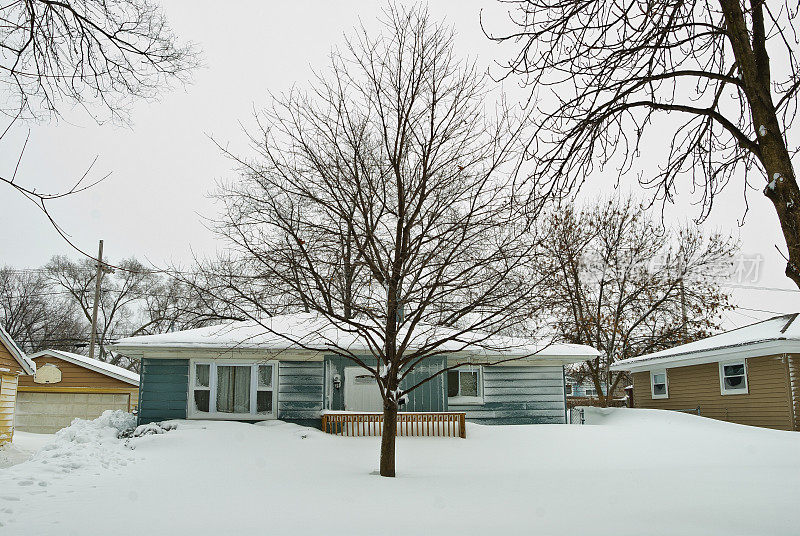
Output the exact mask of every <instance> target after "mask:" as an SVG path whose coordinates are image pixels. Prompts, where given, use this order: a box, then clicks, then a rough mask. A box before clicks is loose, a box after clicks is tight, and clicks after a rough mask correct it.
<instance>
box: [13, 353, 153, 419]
mask: <svg viewBox="0 0 800 536" xmlns="http://www.w3.org/2000/svg"><path fill="white" fill-rule="evenodd" d="M30 359H31V360H32V361H33V362H34V363H35V365H36V373H35V374H34V375H33V376H22V377H21V378H20V381H19V387H18V392H17V412H16V414H17V415H16V428H17V430H21V431H23V432H37V433H53V432H56V431H58V430H60V429H61V428H64V427H66V426H69V425H70V423H71V422H72V420H73V419H76V418H80V419H94V418H96V417H99V416H100V414H101V413H103V411H105V410H107V409H120V410H123V411H133V410H134V409H136V408H137V406H138V397H139V375H138V374H136V373H135V372H131V371H130V370H127V369H124V368H122V367H117V366H115V365H111V364H109V363H106V362H104V361H99V360H97V359H92V358H89V357H86V356H84V355H80V354H74V353H71V352H63V351H61V350H43V351H41V352H38V353H35V354H32V355H31V356H30Z"/></svg>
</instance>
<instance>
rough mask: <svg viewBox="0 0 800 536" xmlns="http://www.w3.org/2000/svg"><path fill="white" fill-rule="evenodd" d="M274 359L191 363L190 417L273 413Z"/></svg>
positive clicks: (253, 416)
mask: <svg viewBox="0 0 800 536" xmlns="http://www.w3.org/2000/svg"><path fill="white" fill-rule="evenodd" d="M276 373H277V363H276V362H269V363H229V362H225V363H215V362H212V363H193V365H192V374H191V376H192V377H191V379H190V385H191V386H192V393H191V396H190V401H191V405H190V408H189V409H190V411H189V416H190V417H196V418H206V419H238V418H241V419H254V420H255V419H269V418H273V417H275V416H276V415H275V408H276V407H277V404H276V401H275V396H276V394H277V393H276V390H275V389H274V385H275V374H276Z"/></svg>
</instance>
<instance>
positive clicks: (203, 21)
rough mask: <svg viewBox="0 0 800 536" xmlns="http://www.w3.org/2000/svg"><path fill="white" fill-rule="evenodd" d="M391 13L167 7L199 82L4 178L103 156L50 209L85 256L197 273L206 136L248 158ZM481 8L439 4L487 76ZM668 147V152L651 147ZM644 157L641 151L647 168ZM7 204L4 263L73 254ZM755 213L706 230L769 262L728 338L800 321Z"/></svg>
mask: <svg viewBox="0 0 800 536" xmlns="http://www.w3.org/2000/svg"><path fill="white" fill-rule="evenodd" d="M222 6H224V8H223V7H222ZM381 6H382V3H380V2H372V1H366V0H365V1H361V2H354V1H350V2H342V1H337V2H330V1H324V2H323V1H320V2H263V1H259V2H242V1H237V2H236V3H234V4H221V3H219V2H201V1H197V0H193V1H169V2H166V3H165V11H166V14H167V17H168V18H169V20H170V22H171V24H172V26H173V28H174V30H175V32H176V33H177V34H178V35H179V36H180V37H181V38H182V39H184V40H190V41H194V42H195V43H197V44H198V45H199V46H200V48H201V49H202V53H203V61H204V63H205V67H204V68H202V69H200V70H199V71H197V72H196V73H195V76H194V82H193V83H192V84H191V85H188V86H186V87H185V88H176V89H175V90H173V91H171V92H167V93H164V94H163V96H162V98H161V99H160V100H159V101H158V102H140V103H138V104H137V105H136V106H135V108H134V109H133V110H132V125H130V126H119V125H110V124H107V125H103V126H98V125H97V124H96V123H95V122H94V121H93V120H92V119H91V118H89V117H87V116H86V115H85V114H82V113H77V112H76V113H69V114H67V117H66V119H65V120H62V121H60V122H58V123H48V124H36V125H25V126H23V127H19V128H16V130H14V131H13V132H11V133H10V135H9V136H8V137H7V138H6V139H4V140H3V143H2V144H0V171H2V173H5V174H8V173H9V172H10V171H11V172H13V169H14V166H15V164H16V160H17V157H18V155H19V151H20V149H21V147H22V144H23V142H24V139H25V136H26V134H27V132H28V128H30V141H29V143H28V148H27V149H26V152H25V156H24V159H23V161H22V163H21V166H20V169H19V172H18V177H19V178H20V179H19V180H20V181H21V182H24V183H25V184H30V185H36V186H37V188H39V189H41V190H50V191H54V190H61V189H63V188H64V187H65V186H66V185H68V184H69V182H70V181H72V180H74V179H75V178H76V177H78V176H80V175H81V174H83V172H84V171H85V170H86V168H87V167H88V165H89V164H90V163H91V162H92V160H93V159H94V158H95V157H97V163H96V164H95V168H94V170H93V174H94V176H98V177H99V176H101V175H103V174H105V173H108V172H111V177H110V178H109V179H108V180H106V181H105V182H103V183H101V184H100V185H98V186H96V187H94V188H92V189H91V190H89V191H86V192H84V193H82V194H80V195H78V196H73V197H70V198H68V199H65V200H63V201H61V202H59V203H57V204H55V203H54V204H53V205H52V209H53V213H54V215H55V216H56V218H57V220H58V221H59V222H60V224H61V225H62V226H63V227H64V229H65V230H66V231H67V232H69V233H70V235H71V237H72V239H74V241H75V243H76V244H78V245H79V246H80V247H81V248H83V249H85V250H88V251H92V252H93V251H95V250H96V248H97V241H98V240H99V239H101V238H102V239H104V240H105V251H106V254H107V256H108V258H110V259H112V260H117V259H120V258H122V257H129V256H131V255H133V256H136V257H138V258H140V259H141V260H149V261H150V262H152V263H154V264H157V265H160V264H163V263H165V262H183V263H186V262H188V261H189V260H190V259H191V256H192V252H194V253H196V254H199V255H205V254H213V252H214V251H215V250H216V248H217V247H219V245H218V243H217V242H216V241H215V239H214V237H213V236H212V234H211V233H210V232H209V231H208V230H207V229H206V228H205V226H204V224H203V217H213V216H214V215H215V214H216V213H217V208H216V207H215V205H214V202H213V201H212V200H211V199H209V197H208V194H209V193H210V192H212V191H213V189H214V185H215V183H216V181H218V180H219V179H224V178H230V177H232V176H233V174H232V172H231V165H230V163H229V162H228V161H227V160H226V159H225V158H223V157H222V156H221V154H220V153H219V151H218V150H217V149H216V148H215V147H214V145H213V144H212V142H211V141H210V140H209V136H213V137H214V138H215V139H217V140H219V141H222V142H225V143H230V145H231V146H232V147H234V148H237V147H241V148H244V140H243V136H242V133H241V127H240V122H244V123H245V124H247V123H249V122H250V121H251V117H252V111H253V109H254V107H261V106H263V105H264V104H266V103H267V102H268V92H269V91H271V92H280V91H283V90H286V89H288V88H289V87H291V86H292V85H293V84H296V83H303V82H304V81H306V80H308V79H309V78H310V74H311V68H312V67H316V68H321V67H325V66H326V65H327V55H328V53H329V52H330V49H331V47H332V46H335V45H337V44H340V43H341V42H342V35H343V33H345V32H349V31H350V30H351V29H352V28H353V26H355V25H357V24H359V21H361V22H363V24H364V25H365V26H366V27H367V28H368V29H370V28H377V26H378V24H377V22H376V20H377V17H378V16H379V14H380V9H381ZM481 8H483V10H484V16H485V20H487V21H488V24H489V25H490V27H492V25H493V24H497V25H498V27H500V26H499V25H500V24H501V21H502V17H503V13H504V11H503V10H504V7H503V6H502V5H500V4H497V3H494V2H491V1H483V2H476V1H463V0H461V1H458V2H446V3H445V2H436V3H432V4H431V6H430V11H431V13H432V14H433V15H434V16H435V17H436V18H439V19H446V20H447V21H448V22H449V23H450V24H452V25H453V26H454V27H455V29H456V32H457V34H458V35H457V43H456V47H457V50H456V52H457V53H459V54H461V55H463V56H470V57H472V58H476V59H477V60H478V62H479V63H480V64H482V65H484V66H489V65H491V64H492V62H493V61H495V60H497V59H502V58H503V57H504V56H505V55H507V54H508V52H509V49H508V48H507V47H505V48H504V47H501V46H498V45H496V44H494V43H492V42H490V41H489V40H488V39H486V37H485V36H484V35H483V33H482V31H481V28H480V24H479V13H480V10H481ZM506 90H507V91H508V92H509V94H511V95H520V96H521V95H522V92H521V91H520V90H519V89H518V88H515V87H513V84H512V85H509V84H506ZM658 143H661V140H653V141H652V142H651V144H658ZM652 147H654V145H651V148H652ZM647 148H648V146H647V145H645V146H644V148H643V151H642V154H643V161H645V162H646V161H647V160H646V156H647V152H648V151H647ZM612 186H613V180H611V179H610V178H609V177H604V176H602V173H600V174H598V176H596V177H592V178H591V180H590V186H589V187H588V188H587V190H586V192H584V193H583V195H584V196H591V195H595V194H596V193H597V192H598V191H608V190H609V189H610V188H611V187H612ZM633 191H634V193H639V194H641V193H642V192H641V191H640V190H637V189H636V188H634V189H633ZM0 198H1V199H3V201H4V203H3V210H2V211H0V222H2V225H0V244H2V248H0V251H2V259H0V264H7V265H11V266H14V267H17V268H25V267H36V266H40V265H42V264H44V263H45V262H47V260H48V259H49V258H50V257H51V256H52V255H54V254H68V255H72V256H75V255H76V254H75V253H74V252H73V251H71V250H70V248H69V246H68V245H67V244H66V243H65V242H64V241H63V240H62V239H61V238H60V237H59V236H58V235H57V234H56V232H55V231H54V230H53V229H52V227H50V225H49V224H48V222H47V221H46V220H45V219H44V217H43V215H42V214H41V213H39V212H37V211H36V209H35V207H34V206H33V205H32V204H31V203H30V202H29V201H27V200H25V199H24V198H23V197H22V196H20V195H19V194H17V193H15V192H14V191H12V190H11V189H10V188H9V187H7V186H6V187H3V186H2V185H0ZM688 201H689V200H688V198H681V199H679V202H678V206H676V207H673V208H672V209H671V210H670V211H669V212H668V220H669V221H668V222H667V223H675V222H678V221H686V220H688V219H691V218H692V217H694V216H697V214H698V212H697V209H696V208H694V207H692V206H691V205H690V204H689V202H688ZM749 204H750V211H749V214H748V216H747V218H746V220H745V222H744V226H743V227H739V225H738V223H739V220H740V219H741V217H742V215H743V212H744V202H743V199H742V193H741V190H739V189H738V188H737V189H735V190H734V189H733V188H731V189H730V191H728V192H726V193H725V195H724V196H723V197H721V198H719V199H718V200H717V201H716V202H715V207H714V211H713V213H712V216H711V218H710V219H709V220H708V222H706V224H705V227H706V228H708V229H709V230H711V229H716V230H723V231H725V232H729V233H733V234H734V235H735V236H737V237H739V238H740V240H741V248H742V249H741V251H742V253H743V254H744V255H747V256H750V257H755V256H760V257H761V258H762V259H763V261H762V262H761V263H760V265H759V270H758V273H757V274H755V276H754V277H748V279H747V280H746V281H734V280H731V281H730V284H731V285H744V286H748V287H760V288H761V289H762V290H755V289H746V288H738V287H732V291H733V296H734V300H735V302H736V303H737V304H738V305H740V306H741V307H742V309H739V310H738V311H736V312H732V313H728V315H727V319H726V326H728V327H734V326H738V325H743V324H747V323H750V322H752V321H753V320H754V319H762V318H766V317H768V316H772V315H771V314H770V313H769V312H762V311H774V312H796V311H798V310H800V307H798V306H797V302H798V299H800V293H798V292H797V290H796V289H792V285H791V283H790V281H789V280H788V279H787V278H786V277H785V276H784V275H783V269H784V262H783V260H782V258H781V256H780V254H779V253H778V251H777V250H776V245H777V246H778V247H779V248H781V249H785V248H784V245H783V244H784V243H783V239H782V237H781V234H780V229H779V226H778V221H777V216H776V215H775V212H774V210H773V208H772V206H771V204H770V203H769V201H768V200H767V199H766V198H765V197H764V196H763V195H761V194H760V193H759V192H752V193H751V194H750V195H749ZM766 289H785V290H783V291H781V290H766ZM745 308H746V309H745ZM758 310H762V311H758Z"/></svg>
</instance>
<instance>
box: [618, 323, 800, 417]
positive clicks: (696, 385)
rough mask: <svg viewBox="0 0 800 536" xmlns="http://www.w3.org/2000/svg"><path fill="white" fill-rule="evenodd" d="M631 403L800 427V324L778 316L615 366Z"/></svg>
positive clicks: (702, 414)
mask: <svg viewBox="0 0 800 536" xmlns="http://www.w3.org/2000/svg"><path fill="white" fill-rule="evenodd" d="M611 368H612V370H626V371H629V372H631V375H632V377H633V399H634V406H635V407H639V408H654V409H668V410H676V411H686V412H693V413H695V412H696V413H697V414H699V415H701V416H703V417H710V418H713V419H720V420H724V421H730V422H735V423H739V424H748V425H751V426H762V427H765V428H775V429H779V430H800V319H799V318H798V313H794V314H788V315H782V316H776V317H774V318H770V319H768V320H764V321H762V322H758V323H755V324H751V325H749V326H745V327H742V328H739V329H734V330H731V331H727V332H725V333H720V334H719V335H715V336H713V337H708V338H706V339H702V340H699V341H695V342H692V343H689V344H683V345H680V346H676V347H674V348H670V349H669V350H663V351H661V352H656V353H653V354H648V355H643V356H639V357H634V358H631V359H626V360H623V361H619V362H617V363H615V364H614V365H612V367H611Z"/></svg>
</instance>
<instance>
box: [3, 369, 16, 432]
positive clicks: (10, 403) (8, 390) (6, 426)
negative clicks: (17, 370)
mask: <svg viewBox="0 0 800 536" xmlns="http://www.w3.org/2000/svg"><path fill="white" fill-rule="evenodd" d="M16 400H17V375H16V374H0V445H2V444H4V443H10V442H11V440H12V439H13V437H14V406H15V404H16Z"/></svg>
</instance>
